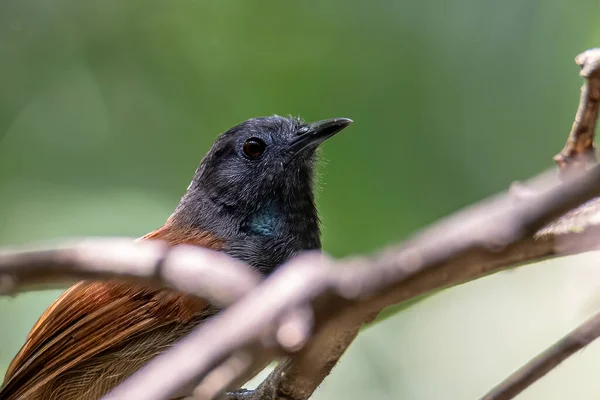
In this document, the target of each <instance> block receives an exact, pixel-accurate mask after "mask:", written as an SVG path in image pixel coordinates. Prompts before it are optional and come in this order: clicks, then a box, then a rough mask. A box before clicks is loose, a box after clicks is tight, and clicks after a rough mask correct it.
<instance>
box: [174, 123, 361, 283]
mask: <svg viewBox="0 0 600 400" xmlns="http://www.w3.org/2000/svg"><path fill="white" fill-rule="evenodd" d="M351 122H352V121H351V120H349V119H346V118H335V119H329V120H325V121H319V122H314V123H309V124H306V123H304V122H303V121H301V120H299V119H292V118H283V117H279V116H273V117H262V118H254V119H250V120H248V121H245V122H242V123H241V124H239V125H237V126H235V127H233V128H231V129H229V130H228V131H227V132H225V133H223V134H222V135H221V136H220V137H219V138H218V139H217V140H216V141H215V143H214V144H213V146H212V148H211V149H210V151H209V152H208V154H207V155H206V156H205V157H204V159H203V160H202V163H201V164H200V167H199V168H198V170H197V171H196V174H195V176H194V179H193V181H192V183H191V184H190V186H189V188H188V191H187V193H186V194H185V195H184V196H183V198H182V199H181V202H180V204H179V206H178V207H177V209H176V210H175V213H174V214H173V216H172V218H171V219H172V220H173V221H174V223H176V224H177V225H179V226H180V227H183V228H185V229H186V230H189V229H196V230H200V231H207V232H210V233H211V234H212V235H214V236H216V237H217V238H219V239H220V240H222V241H223V250H224V251H225V252H227V253H228V254H230V255H231V256H233V257H236V258H239V259H241V260H243V261H244V262H246V263H248V264H250V265H252V266H253V267H255V268H257V269H258V270H260V271H261V272H263V273H269V272H271V271H272V270H273V269H274V268H275V267H277V266H278V265H279V264H281V263H282V262H283V261H285V260H287V259H288V258H290V257H291V256H293V255H295V254H296V253H298V252H299V251H302V250H311V249H319V248H320V247H321V241H320V230H319V219H318V216H317V210H316V207H315V203H314V192H313V174H314V166H315V161H316V160H315V150H316V148H317V147H318V145H319V144H321V143H322V142H324V141H325V140H326V139H328V138H330V137H331V136H333V135H335V134H336V133H337V132H339V131H341V130H342V129H344V128H345V127H346V126H348V124H350V123H351Z"/></svg>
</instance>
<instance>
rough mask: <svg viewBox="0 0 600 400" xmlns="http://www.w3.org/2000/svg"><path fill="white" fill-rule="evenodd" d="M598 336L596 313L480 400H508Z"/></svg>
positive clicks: (599, 320) (598, 320) (599, 326)
mask: <svg viewBox="0 0 600 400" xmlns="http://www.w3.org/2000/svg"><path fill="white" fill-rule="evenodd" d="M599 336H600V313H597V314H596V315H594V316H593V317H591V318H589V319H588V320H587V321H585V322H584V323H583V324H581V325H579V326H578V327H577V328H576V329H575V330H573V331H571V332H570V333H569V334H568V335H566V336H565V337H563V338H562V339H560V340H559V341H558V342H556V343H554V344H553V345H552V346H551V347H549V348H548V349H546V350H545V351H544V352H542V353H541V354H539V355H538V356H537V357H535V358H534V359H532V360H531V361H529V362H528V363H527V364H525V365H524V366H523V367H521V368H520V369H519V370H517V371H515V372H514V373H513V374H512V375H511V376H509V377H508V378H506V379H505V380H504V381H502V382H501V383H500V384H499V385H498V386H496V387H495V388H493V389H492V390H491V391H490V392H488V393H487V394H486V395H485V396H483V397H482V398H481V400H510V399H512V398H514V397H515V396H517V395H518V394H519V393H521V392H522V391H523V390H525V389H527V388H528V387H529V386H531V385H532V384H533V383H534V382H535V381H537V380H538V379H540V378H541V377H543V376H544V375H546V374H547V373H548V372H550V371H551V370H553V369H554V368H556V367H557V366H558V365H559V364H560V363H561V362H563V361H564V360H566V359H567V358H569V357H570V356H571V355H573V354H574V353H576V352H577V351H579V350H581V349H582V348H584V347H585V346H587V345H588V344H590V343H591V342H593V341H594V340H596V339H597V338H598V337H599Z"/></svg>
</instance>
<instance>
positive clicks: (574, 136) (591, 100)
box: [554, 49, 600, 173]
mask: <svg viewBox="0 0 600 400" xmlns="http://www.w3.org/2000/svg"><path fill="white" fill-rule="evenodd" d="M575 62H576V63H577V64H578V65H579V66H580V67H581V73H580V75H581V76H583V77H584V78H586V82H585V83H584V85H583V86H582V87H581V97H580V99H579V108H578V109H577V114H576V115H575V122H573V127H572V128H571V133H570V134H569V138H568V139H567V143H566V144H565V147H564V148H563V149H562V151H561V152H560V153H558V154H557V155H556V156H555V157H554V161H556V163H557V164H558V167H559V169H560V170H561V172H563V173H566V172H568V171H570V170H573V169H575V170H584V169H585V168H586V167H587V165H588V164H590V163H592V164H595V163H596V153H595V151H594V132H595V130H596V122H597V120H598V105H599V104H600V68H598V67H599V66H600V49H591V50H588V51H585V52H583V53H581V54H579V55H578V56H577V57H575Z"/></svg>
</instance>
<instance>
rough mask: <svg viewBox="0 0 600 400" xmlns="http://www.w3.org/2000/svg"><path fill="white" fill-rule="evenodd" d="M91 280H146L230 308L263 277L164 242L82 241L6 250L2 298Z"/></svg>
mask: <svg viewBox="0 0 600 400" xmlns="http://www.w3.org/2000/svg"><path fill="white" fill-rule="evenodd" d="M85 279H96V280H102V279H127V280H137V281H139V280H143V281H145V282H146V283H147V284H148V285H150V286H159V287H170V288H173V289H176V290H179V291H181V292H187V293H191V294H195V295H197V296H201V297H203V298H206V299H207V300H209V301H210V302H211V303H213V304H215V305H218V306H226V305H229V304H231V303H233V302H235V301H236V300H238V299H239V298H240V297H241V296H242V295H244V294H245V293H247V292H248V291H250V290H251V289H252V288H254V287H255V286H256V285H257V284H258V283H259V281H260V277H259V275H258V274H257V273H255V272H253V271H251V270H250V269H248V268H247V267H246V266H245V265H243V264H241V263H240V262H238V261H236V260H234V259H232V258H230V257H227V256H226V255H224V254H222V253H218V252H215V251H211V250H207V249H203V248H199V247H196V246H189V245H182V246H177V247H167V246H166V245H164V244H163V243H161V242H159V241H144V242H134V241H133V240H132V239H81V240H74V241H69V242H66V243H63V244H61V245H58V246H54V247H49V246H48V245H46V246H45V247H37V248H31V249H28V248H25V249H23V250H18V249H17V250H9V249H3V250H1V251H0V294H11V293H13V292H24V291H32V290H42V289H48V288H52V287H55V286H57V285H58V286H61V287H64V286H65V285H66V284H72V283H75V282H78V281H81V280H85Z"/></svg>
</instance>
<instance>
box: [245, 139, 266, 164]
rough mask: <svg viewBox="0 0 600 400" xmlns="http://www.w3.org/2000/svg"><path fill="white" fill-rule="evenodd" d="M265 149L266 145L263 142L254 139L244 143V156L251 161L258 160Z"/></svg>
mask: <svg viewBox="0 0 600 400" xmlns="http://www.w3.org/2000/svg"><path fill="white" fill-rule="evenodd" d="M266 148H267V145H266V144H265V142H263V141H262V140H260V139H258V138H255V137H253V138H250V139H248V140H246V141H245V142H244V154H245V155H246V156H247V157H248V158H250V159H252V160H255V159H257V158H260V157H261V156H262V155H263V153H264V152H265V149H266Z"/></svg>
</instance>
